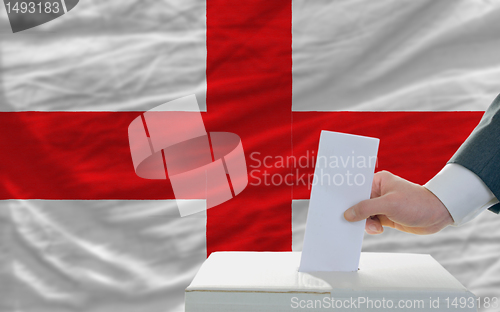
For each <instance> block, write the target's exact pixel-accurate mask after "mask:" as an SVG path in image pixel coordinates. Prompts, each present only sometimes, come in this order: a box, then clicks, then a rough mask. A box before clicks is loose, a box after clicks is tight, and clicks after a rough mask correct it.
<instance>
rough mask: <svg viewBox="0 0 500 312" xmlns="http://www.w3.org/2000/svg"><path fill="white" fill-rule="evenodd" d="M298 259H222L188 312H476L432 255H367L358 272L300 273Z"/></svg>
mask: <svg viewBox="0 0 500 312" xmlns="http://www.w3.org/2000/svg"><path fill="white" fill-rule="evenodd" d="M300 258H301V253H300V252H216V253H213V254H211V255H210V257H209V258H208V259H207V260H206V261H205V263H204V264H203V265H202V267H201V268H200V270H199V271H198V273H197V275H196V277H195V278H194V280H193V281H192V283H191V285H189V286H188V288H186V297H185V299H186V312H202V311H203V312H212V311H213V312H223V311H228V312H229V311H230V312H247V311H248V312H250V311H252V312H253V311H259V312H262V311H265V312H268V311H269V312H281V311H301V310H302V311H391V310H394V311H398V310H399V311H436V312H438V311H477V309H476V297H475V295H474V294H472V293H471V292H470V291H468V290H467V289H466V288H465V287H464V286H462V284H460V282H459V281H458V280H456V279H455V278H454V277H453V276H452V275H451V274H450V273H449V272H448V271H446V270H445V269H444V268H443V267H442V266H441V265H440V264H439V263H438V262H437V261H436V260H434V259H433V258H432V257H431V256H430V255H422V254H398V253H362V254H361V259H360V264H359V270H358V271H357V272H309V273H303V272H299V271H298V268H299V264H300Z"/></svg>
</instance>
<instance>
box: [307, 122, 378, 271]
mask: <svg viewBox="0 0 500 312" xmlns="http://www.w3.org/2000/svg"><path fill="white" fill-rule="evenodd" d="M378 144H379V139H376V138H370V137H364V136H358V135H350V134H344V133H337V132H330V131H322V132H321V137H320V140H319V149H318V154H317V158H316V167H315V170H314V179H313V185H312V190H311V198H310V201H309V212H308V215H307V223H306V231H305V236H304V246H303V249H302V257H301V261H300V267H299V271H300V272H315V271H345V272H348V271H357V270H358V265H359V259H360V255H361V244H362V242H363V234H364V227H365V223H366V221H365V220H363V221H358V222H354V223H351V222H348V221H346V220H345V219H344V211H345V210H346V209H348V208H349V207H351V206H353V205H354V204H356V203H358V202H360V201H362V200H365V199H369V198H370V192H371V187H372V181H373V174H374V170H375V166H376V163H377V151H378Z"/></svg>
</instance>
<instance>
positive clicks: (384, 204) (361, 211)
mask: <svg viewBox="0 0 500 312" xmlns="http://www.w3.org/2000/svg"><path fill="white" fill-rule="evenodd" d="M390 206H391V205H390V204H389V200H388V199H387V196H381V197H377V198H372V199H367V200H363V201H361V202H359V203H357V204H356V205H354V206H352V207H351V208H349V209H347V210H346V211H345V212H344V218H345V219H346V220H347V221H349V222H355V221H361V220H364V219H366V218H368V217H370V216H375V215H378V214H387V212H388V210H389V207H390Z"/></svg>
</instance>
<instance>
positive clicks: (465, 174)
mask: <svg viewBox="0 0 500 312" xmlns="http://www.w3.org/2000/svg"><path fill="white" fill-rule="evenodd" d="M424 186H425V187H426V188H427V189H428V190H429V191H431V192H432V193H433V194H434V195H436V197H437V198H439V200H440V201H441V202H442V203H443V204H444V205H445V206H446V208H447V209H448V211H449V212H450V215H451V216H452V218H453V221H454V224H453V225H462V224H464V223H465V222H467V221H470V220H472V219H474V218H475V217H476V216H477V215H479V214H480V213H481V212H483V211H484V210H486V209H488V208H489V207H491V206H493V205H494V204H496V203H498V199H497V198H496V197H495V195H493V193H492V192H491V191H490V189H489V188H488V187H487V186H486V184H484V182H483V181H482V180H481V179H480V178H479V177H478V176H477V175H476V174H475V173H473V172H472V171H470V170H469V169H467V168H465V167H463V166H461V165H458V164H447V165H446V166H445V167H444V168H443V169H442V170H441V171H440V172H439V173H438V174H436V176H435V177H434V178H432V179H431V180H429V182H427V183H426V184H425V185H424Z"/></svg>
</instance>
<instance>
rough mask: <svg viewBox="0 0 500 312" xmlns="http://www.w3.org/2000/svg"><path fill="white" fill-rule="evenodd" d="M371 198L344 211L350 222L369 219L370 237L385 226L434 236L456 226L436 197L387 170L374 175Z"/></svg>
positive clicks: (367, 227) (423, 188) (380, 231)
mask: <svg viewBox="0 0 500 312" xmlns="http://www.w3.org/2000/svg"><path fill="white" fill-rule="evenodd" d="M370 198H371V199H368V200H364V201H362V202H360V203H358V204H356V205H354V206H352V207H351V208H349V209H347V210H346V211H345V212H344V218H345V219H346V220H347V221H350V222H354V221H360V220H363V219H366V218H368V220H366V232H367V233H368V234H380V233H382V232H383V231H384V228H383V226H389V227H392V228H395V229H397V230H400V231H403V232H408V233H413V234H432V233H436V232H439V231H440V230H441V229H443V228H444V227H446V226H447V225H450V224H453V218H452V217H451V215H450V213H449V212H448V210H447V209H446V207H445V206H444V205H443V203H441V201H440V200H439V199H438V198H437V197H436V196H435V195H434V194H432V193H431V192H430V191H429V190H427V189H426V188H425V187H423V186H420V185H418V184H415V183H411V182H409V181H407V180H405V179H402V178H400V177H398V176H396V175H393V174H392V173H390V172H388V171H380V172H377V173H376V174H375V176H374V178H373V184H372V194H371V197H370Z"/></svg>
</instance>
